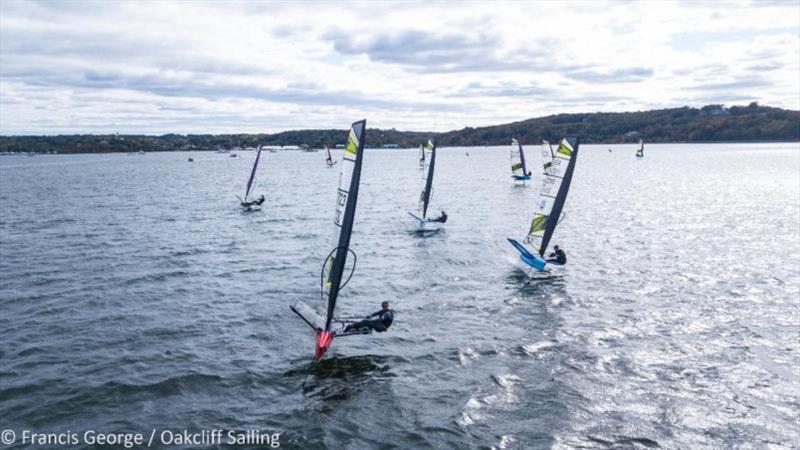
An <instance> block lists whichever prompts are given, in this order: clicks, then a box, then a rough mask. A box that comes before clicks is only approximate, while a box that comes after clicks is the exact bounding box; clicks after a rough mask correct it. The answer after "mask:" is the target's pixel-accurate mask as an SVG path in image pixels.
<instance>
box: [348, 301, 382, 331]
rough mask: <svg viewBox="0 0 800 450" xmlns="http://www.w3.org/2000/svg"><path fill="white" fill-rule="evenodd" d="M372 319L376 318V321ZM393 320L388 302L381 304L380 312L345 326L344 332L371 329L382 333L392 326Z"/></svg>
mask: <svg viewBox="0 0 800 450" xmlns="http://www.w3.org/2000/svg"><path fill="white" fill-rule="evenodd" d="M373 317H377V319H373ZM393 320H394V311H392V310H391V309H389V302H383V303H381V309H380V311H377V312H374V313H372V314H370V315H368V316H367V318H366V319H364V320H362V321H359V322H355V323H351V324H349V325H347V326H346V327H345V328H344V331H345V332H348V331H350V330H352V329H354V328H371V329H373V330H375V331H377V332H379V333H383V332H384V331H386V330H388V329H389V327H390V326H392V321H393Z"/></svg>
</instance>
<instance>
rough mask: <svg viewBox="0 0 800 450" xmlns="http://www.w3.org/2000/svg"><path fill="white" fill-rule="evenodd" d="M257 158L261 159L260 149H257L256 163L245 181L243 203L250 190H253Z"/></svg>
mask: <svg viewBox="0 0 800 450" xmlns="http://www.w3.org/2000/svg"><path fill="white" fill-rule="evenodd" d="M259 158H261V147H258V152H257V153H256V161H255V162H254V163H253V170H252V171H250V179H249V180H247V189H246V190H245V191H244V201H247V196H248V195H250V189H252V188H253V180H255V178H256V169H258V160H259Z"/></svg>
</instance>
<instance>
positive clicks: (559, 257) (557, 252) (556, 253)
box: [546, 245, 567, 266]
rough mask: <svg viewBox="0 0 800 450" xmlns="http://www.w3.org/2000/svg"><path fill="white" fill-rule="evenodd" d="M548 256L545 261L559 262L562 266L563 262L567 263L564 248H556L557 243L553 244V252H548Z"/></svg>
mask: <svg viewBox="0 0 800 450" xmlns="http://www.w3.org/2000/svg"><path fill="white" fill-rule="evenodd" d="M548 256H549V258H547V261H546V262H549V263H551V264H559V265H562V266H563V265H564V264H566V263H567V254H566V253H564V250H561V249H560V248H558V246H557V245H555V246H553V252H552V253H550V254H549V255H548Z"/></svg>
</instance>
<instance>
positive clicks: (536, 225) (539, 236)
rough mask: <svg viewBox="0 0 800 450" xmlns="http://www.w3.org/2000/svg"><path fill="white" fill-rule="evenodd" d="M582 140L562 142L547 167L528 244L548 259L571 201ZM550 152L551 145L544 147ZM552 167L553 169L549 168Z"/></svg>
mask: <svg viewBox="0 0 800 450" xmlns="http://www.w3.org/2000/svg"><path fill="white" fill-rule="evenodd" d="M578 145H579V143H578V138H574V137H568V138H564V139H562V140H561V143H560V144H559V145H558V149H557V150H556V151H555V152H553V153H552V160H551V161H549V162H545V163H544V167H545V171H544V174H543V177H542V188H541V191H540V192H539V201H538V203H537V205H536V210H535V212H534V215H533V220H531V226H530V229H529V231H528V236H527V237H526V238H525V243H526V244H528V245H530V246H532V247H533V249H534V251H535V252H536V253H537V254H539V256H542V255H544V253H545V252H546V251H547V246H548V244H549V243H550V238H551V237H552V236H553V232H554V231H555V229H556V226H557V225H558V221H559V219H560V216H561V211H562V210H563V208H564V202H566V200H567V193H569V186H570V183H571V182H572V172H573V171H574V170H575V161H576V160H577V157H578ZM545 147H547V148H549V147H550V146H549V144H547V145H543V146H542V148H543V150H542V153H543V154H544V152H545V150H544V148H545ZM548 163H549V165H548Z"/></svg>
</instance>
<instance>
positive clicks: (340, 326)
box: [291, 119, 372, 361]
mask: <svg viewBox="0 0 800 450" xmlns="http://www.w3.org/2000/svg"><path fill="white" fill-rule="evenodd" d="M366 129H367V121H366V119H365V120H361V121H358V122H355V123H353V126H352V127H351V128H350V135H349V136H348V139H347V147H345V150H344V156H343V158H342V165H341V172H340V175H339V188H338V190H337V192H338V196H337V199H336V214H335V215H334V218H333V225H334V230H335V236H334V238H335V239H336V241H335V243H334V244H332V245H335V247H334V248H333V249H332V250H331V252H330V253H329V254H328V256H327V257H326V258H325V262H324V263H323V266H322V273H321V274H320V284H321V286H320V288H321V290H322V297H323V300H324V301H325V304H326V312H325V316H324V317H323V316H321V315H319V314H317V312H316V311H315V310H314V309H313V308H311V307H309V306H308V305H306V304H305V303H303V302H301V301H298V302H296V303H295V304H293V305H292V306H291V308H292V311H294V312H295V313H296V314H297V315H298V316H300V318H302V319H303V320H304V321H305V322H306V323H307V324H308V325H309V326H311V328H312V329H314V332H315V333H316V348H315V351H314V359H315V360H317V361H319V360H320V359H322V358H323V357H324V356H325V353H326V352H327V351H328V348H329V347H330V346H331V344H332V343H333V338H334V337H337V336H350V335H354V334H369V333H371V332H372V330H371V329H368V328H366V329H365V328H357V329H355V330H352V331H346V330H345V329H346V326H347V325H348V322H346V321H343V320H339V319H337V318H336V317H335V312H336V301H337V299H338V298H339V293H340V292H341V289H342V288H344V286H345V285H346V284H347V281H348V280H349V279H350V276H351V275H352V272H351V273H350V275H349V276H347V277H346V279H345V280H344V283H343V282H342V280H343V278H345V277H344V272H345V264H346V262H347V256H348V254H351V253H352V254H353V269H352V270H353V271H355V253H353V251H352V250H350V235H351V234H352V232H353V222H354V220H355V214H356V204H357V202H358V187H359V182H360V180H361V162H362V158H363V154H364V138H365V134H366Z"/></svg>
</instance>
